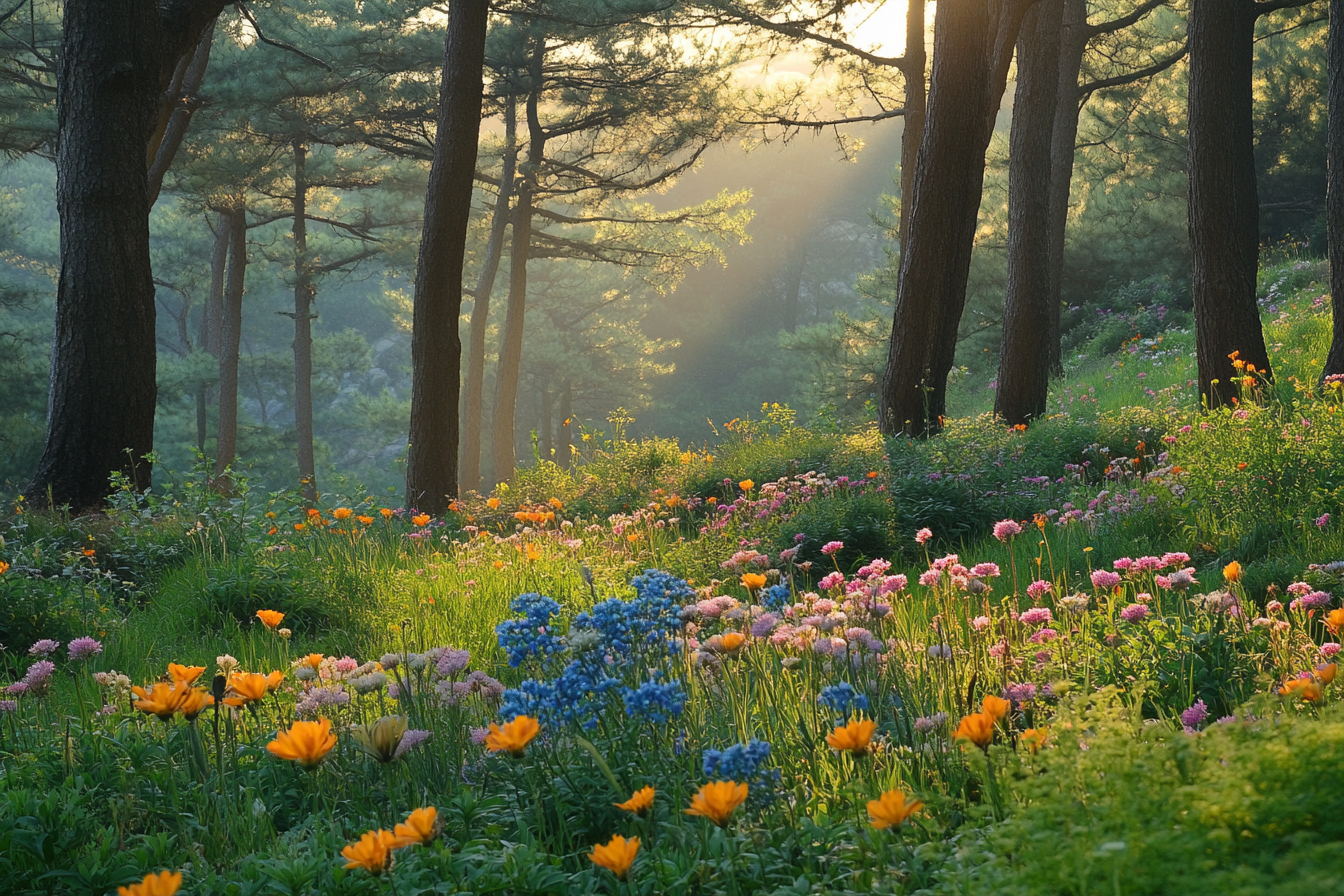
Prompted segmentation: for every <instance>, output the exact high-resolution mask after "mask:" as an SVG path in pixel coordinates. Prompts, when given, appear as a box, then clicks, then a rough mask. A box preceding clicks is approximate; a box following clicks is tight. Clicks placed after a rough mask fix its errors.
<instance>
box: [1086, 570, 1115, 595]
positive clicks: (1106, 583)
mask: <svg viewBox="0 0 1344 896" xmlns="http://www.w3.org/2000/svg"><path fill="white" fill-rule="evenodd" d="M1119 584H1120V577H1119V576H1118V575H1116V574H1115V573H1113V572H1108V571H1107V570H1104V569H1098V570H1095V571H1094V572H1093V573H1092V587H1094V588H1097V589H1099V590H1101V591H1109V590H1110V589H1112V588H1114V587H1115V586H1116V585H1119Z"/></svg>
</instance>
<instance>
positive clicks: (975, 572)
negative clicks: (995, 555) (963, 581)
mask: <svg viewBox="0 0 1344 896" xmlns="http://www.w3.org/2000/svg"><path fill="white" fill-rule="evenodd" d="M999 574H1000V573H999V564H997V563H977V564H975V566H973V567H971V575H972V576H974V577H975V578H977V579H983V578H988V577H993V576H997V575H999Z"/></svg>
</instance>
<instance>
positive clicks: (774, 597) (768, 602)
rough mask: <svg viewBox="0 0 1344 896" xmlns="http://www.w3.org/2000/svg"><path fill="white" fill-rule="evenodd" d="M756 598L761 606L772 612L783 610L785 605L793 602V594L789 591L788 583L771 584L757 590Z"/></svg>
mask: <svg viewBox="0 0 1344 896" xmlns="http://www.w3.org/2000/svg"><path fill="white" fill-rule="evenodd" d="M756 600H758V601H760V604H761V606H763V607H765V608H766V609H767V610H770V611H771V612H772V613H780V612H783V610H784V608H785V607H787V606H788V605H789V604H791V603H793V594H792V593H791V592H790V591H789V586H788V585H784V584H779V585H771V586H770V587H769V588H766V589H764V590H762V591H760V592H758V593H757V595H756Z"/></svg>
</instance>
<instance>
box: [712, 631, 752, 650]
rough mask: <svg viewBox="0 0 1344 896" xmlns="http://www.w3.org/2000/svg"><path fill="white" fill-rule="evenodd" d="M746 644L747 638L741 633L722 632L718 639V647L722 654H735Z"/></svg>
mask: <svg viewBox="0 0 1344 896" xmlns="http://www.w3.org/2000/svg"><path fill="white" fill-rule="evenodd" d="M745 643H747V636H746V635H744V634H742V633H741V632H724V633H723V635H722V636H720V637H719V647H720V648H721V649H722V650H723V652H724V653H736V652H737V651H739V650H741V649H742V645H743V644H745Z"/></svg>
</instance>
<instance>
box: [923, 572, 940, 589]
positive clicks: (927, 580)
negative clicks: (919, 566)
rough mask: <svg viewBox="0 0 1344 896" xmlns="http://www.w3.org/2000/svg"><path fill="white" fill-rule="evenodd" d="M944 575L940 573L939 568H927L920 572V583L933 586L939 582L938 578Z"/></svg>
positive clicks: (927, 586) (929, 586)
mask: <svg viewBox="0 0 1344 896" xmlns="http://www.w3.org/2000/svg"><path fill="white" fill-rule="evenodd" d="M942 577H943V574H942V573H940V572H939V571H938V570H936V569H926V570H924V572H922V573H920V574H919V584H921V585H923V586H924V587H925V588H932V587H933V586H935V585H937V584H938V580H939V579H941V578H942Z"/></svg>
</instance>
